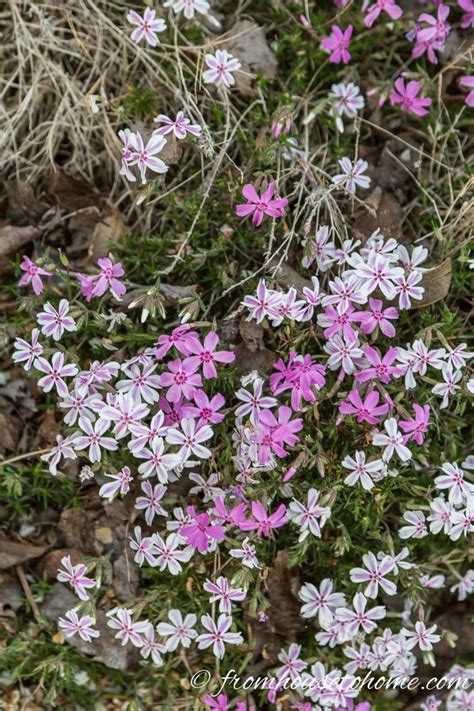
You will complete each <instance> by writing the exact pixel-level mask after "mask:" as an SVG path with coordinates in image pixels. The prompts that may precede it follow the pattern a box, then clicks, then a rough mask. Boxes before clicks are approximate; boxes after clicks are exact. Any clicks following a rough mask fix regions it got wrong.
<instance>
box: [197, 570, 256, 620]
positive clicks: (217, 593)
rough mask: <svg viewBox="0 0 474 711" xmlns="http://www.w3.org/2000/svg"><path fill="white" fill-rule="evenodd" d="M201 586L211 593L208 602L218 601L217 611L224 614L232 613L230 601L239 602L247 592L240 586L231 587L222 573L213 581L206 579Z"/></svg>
mask: <svg viewBox="0 0 474 711" xmlns="http://www.w3.org/2000/svg"><path fill="white" fill-rule="evenodd" d="M203 588H204V590H205V591H206V592H208V593H211V597H210V598H209V602H219V612H224V613H225V614H226V615H230V614H231V613H232V602H241V601H242V600H244V599H245V596H246V594H247V593H246V592H245V590H243V589H242V588H232V587H231V585H230V583H229V581H228V580H227V578H225V577H224V576H223V575H220V576H219V577H218V578H217V580H216V582H215V583H213V582H212V581H211V580H206V582H205V583H204V585H203Z"/></svg>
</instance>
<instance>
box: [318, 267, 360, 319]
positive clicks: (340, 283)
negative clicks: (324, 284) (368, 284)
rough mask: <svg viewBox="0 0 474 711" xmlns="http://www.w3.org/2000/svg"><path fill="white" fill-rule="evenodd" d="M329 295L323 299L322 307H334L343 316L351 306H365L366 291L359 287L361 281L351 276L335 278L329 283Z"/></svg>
mask: <svg viewBox="0 0 474 711" xmlns="http://www.w3.org/2000/svg"><path fill="white" fill-rule="evenodd" d="M329 290H330V292H331V293H330V294H328V295H327V296H324V297H323V306H332V305H335V306H336V308H337V311H338V313H340V314H343V313H345V312H346V311H347V309H348V308H349V306H350V305H351V304H365V303H366V302H367V291H366V289H365V288H363V286H362V285H361V280H360V279H359V278H358V277H357V276H355V275H354V274H351V275H350V276H347V277H344V279H341V277H336V278H335V279H334V281H330V282H329Z"/></svg>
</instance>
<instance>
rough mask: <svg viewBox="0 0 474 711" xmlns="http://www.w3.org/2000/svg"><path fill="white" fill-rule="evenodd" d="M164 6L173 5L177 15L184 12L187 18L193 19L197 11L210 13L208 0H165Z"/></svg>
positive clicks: (204, 13) (203, 13)
mask: <svg viewBox="0 0 474 711" xmlns="http://www.w3.org/2000/svg"><path fill="white" fill-rule="evenodd" d="M163 7H171V8H172V9H173V11H174V12H175V13H176V15H179V13H180V12H182V13H183V14H184V16H185V18H186V19H187V20H192V19H193V17H194V13H195V12H199V13H201V14H202V15H207V14H209V8H210V5H209V3H208V1H207V0H165V2H164V3H163Z"/></svg>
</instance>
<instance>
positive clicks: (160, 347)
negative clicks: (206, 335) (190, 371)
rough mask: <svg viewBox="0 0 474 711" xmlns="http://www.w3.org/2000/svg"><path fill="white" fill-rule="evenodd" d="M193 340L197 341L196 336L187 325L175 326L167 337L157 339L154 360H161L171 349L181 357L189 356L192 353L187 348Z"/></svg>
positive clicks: (164, 335) (162, 336)
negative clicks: (174, 349)
mask: <svg viewBox="0 0 474 711" xmlns="http://www.w3.org/2000/svg"><path fill="white" fill-rule="evenodd" d="M193 340H194V341H195V340H198V334H197V333H196V332H195V331H191V326H190V325H189V324H187V323H185V324H183V325H181V326H177V327H176V328H175V329H173V331H172V332H171V334H170V335H169V336H167V335H166V334H163V335H161V336H159V337H158V340H157V342H156V343H155V347H156V350H155V358H156V359H157V360H161V359H162V358H163V356H165V355H166V354H167V353H168V351H170V350H171V348H173V347H174V348H176V350H177V351H179V352H180V353H182V355H185V356H189V355H191V353H192V351H191V350H190V348H189V346H190V344H191V342H192V341H193Z"/></svg>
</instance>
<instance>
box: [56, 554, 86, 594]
mask: <svg viewBox="0 0 474 711" xmlns="http://www.w3.org/2000/svg"><path fill="white" fill-rule="evenodd" d="M61 565H62V566H63V567H64V568H65V570H61V568H60V569H59V570H58V575H57V579H58V580H59V582H60V583H69V585H70V586H71V587H72V589H73V590H74V592H75V594H76V595H77V597H78V598H79V599H80V600H84V601H86V600H89V593H88V592H87V590H88V589H90V588H95V580H92V578H88V577H87V575H85V572H86V570H87V568H86V566H85V565H83V564H82V563H78V564H77V565H73V564H72V563H71V556H69V555H65V556H64V557H63V558H61Z"/></svg>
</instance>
